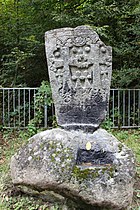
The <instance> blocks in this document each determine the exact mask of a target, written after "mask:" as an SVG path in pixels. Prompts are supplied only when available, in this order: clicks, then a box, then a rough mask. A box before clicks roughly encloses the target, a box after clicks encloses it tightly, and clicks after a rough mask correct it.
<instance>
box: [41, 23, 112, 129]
mask: <svg viewBox="0 0 140 210" xmlns="http://www.w3.org/2000/svg"><path fill="white" fill-rule="evenodd" d="M45 46H46V57H47V62H48V70H49V76H50V83H51V87H52V95H53V99H54V104H55V111H56V117H57V122H58V124H59V125H60V126H61V127H63V128H65V129H82V130H84V131H94V130H95V129H97V128H98V127H99V125H100V123H101V122H102V121H103V120H104V118H105V114H106V112H107V106H108V100H109V92H110V81H111V73H112V55H111V54H112V53H111V47H110V46H106V45H105V44H104V43H103V42H102V41H101V40H100V38H99V36H98V34H97V33H96V32H95V31H93V30H92V29H91V28H90V27H88V26H78V27H76V28H74V29H73V28H62V29H55V30H51V31H48V32H46V34H45Z"/></svg>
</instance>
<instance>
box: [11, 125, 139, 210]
mask: <svg viewBox="0 0 140 210" xmlns="http://www.w3.org/2000/svg"><path fill="white" fill-rule="evenodd" d="M87 143H88V144H90V145H91V148H88V149H89V150H87V148H86V145H87ZM134 174H135V170H134V157H133V153H132V152H131V150H130V149H128V148H127V147H126V146H124V145H123V144H122V143H120V142H119V141H118V140H117V139H116V138H115V137H114V136H112V135H111V134H109V133H108V132H107V131H105V130H103V129H98V130H97V131H95V132H94V133H93V134H89V133H88V134H87V133H83V132H82V131H71V132H70V131H66V130H63V129H59V128H57V129H52V130H47V131H44V132H41V133H39V134H36V135H35V136H33V137H32V138H31V139H30V140H29V143H28V144H27V145H26V146H24V147H23V148H21V149H20V150H19V152H18V153H17V154H15V155H14V156H13V157H12V159H11V176H12V180H13V183H14V184H15V185H20V186H21V185H24V186H28V187H30V188H32V189H35V190H39V191H43V190H50V191H54V192H55V193H58V194H60V195H62V196H64V197H67V198H69V199H71V200H73V201H75V202H76V203H77V204H78V205H79V208H80V209H82V208H83V209H85V208H86V209H90V210H94V209H96V210H101V209H104V208H105V209H112V210H115V209H116V210H119V209H126V207H127V206H128V205H129V204H130V203H131V200H132V195H133V182H134V180H133V178H134Z"/></svg>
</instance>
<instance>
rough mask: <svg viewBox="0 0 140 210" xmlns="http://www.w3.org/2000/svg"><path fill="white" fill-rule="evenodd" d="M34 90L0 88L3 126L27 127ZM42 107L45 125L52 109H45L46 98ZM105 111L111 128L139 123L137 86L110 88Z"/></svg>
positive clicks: (139, 101)
mask: <svg viewBox="0 0 140 210" xmlns="http://www.w3.org/2000/svg"><path fill="white" fill-rule="evenodd" d="M37 90H38V88H0V125H1V126H2V127H4V128H25V127H27V125H28V123H29V122H30V120H31V119H33V118H34V117H35V115H36V108H35V101H36V94H37ZM45 97H47V93H46V96H45ZM44 101H45V100H44ZM52 109H53V108H52ZM42 111H43V115H44V117H43V119H42V124H41V126H42V127H47V126H48V121H49V117H51V116H52V111H50V110H48V107H47V104H46V103H45V102H44V107H43V110H42ZM108 113H109V114H108V115H109V119H110V121H111V127H112V128H118V127H119V128H138V127H140V89H126V90H124V89H111V91H110V102H109V111H108Z"/></svg>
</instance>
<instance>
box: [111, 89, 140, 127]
mask: <svg viewBox="0 0 140 210" xmlns="http://www.w3.org/2000/svg"><path fill="white" fill-rule="evenodd" d="M109 118H110V120H111V122H112V127H113V128H118V127H119V128H138V127H140V89H111V91H110V103H109Z"/></svg>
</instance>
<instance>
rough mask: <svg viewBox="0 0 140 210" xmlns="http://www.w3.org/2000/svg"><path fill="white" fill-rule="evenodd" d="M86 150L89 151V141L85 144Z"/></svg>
mask: <svg viewBox="0 0 140 210" xmlns="http://www.w3.org/2000/svg"><path fill="white" fill-rule="evenodd" d="M86 150H91V143H90V142H89V141H88V142H87V143H86Z"/></svg>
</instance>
